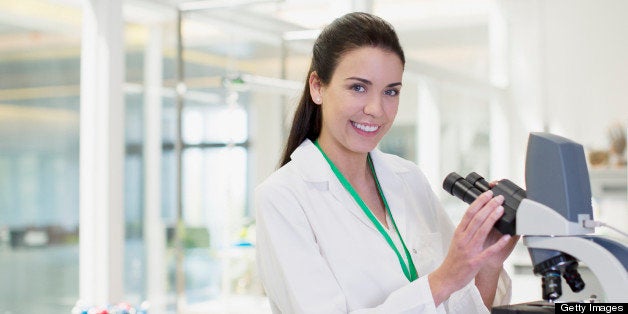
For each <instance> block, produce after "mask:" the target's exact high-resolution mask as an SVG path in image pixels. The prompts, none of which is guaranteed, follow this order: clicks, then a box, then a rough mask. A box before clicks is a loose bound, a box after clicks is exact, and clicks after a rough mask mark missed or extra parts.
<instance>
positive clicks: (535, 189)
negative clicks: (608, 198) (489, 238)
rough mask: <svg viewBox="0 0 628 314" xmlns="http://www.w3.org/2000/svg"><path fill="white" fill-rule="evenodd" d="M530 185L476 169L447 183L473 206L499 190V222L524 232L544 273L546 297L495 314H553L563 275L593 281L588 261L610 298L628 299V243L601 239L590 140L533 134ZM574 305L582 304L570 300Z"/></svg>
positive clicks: (576, 287) (572, 283) (506, 229)
mask: <svg viewBox="0 0 628 314" xmlns="http://www.w3.org/2000/svg"><path fill="white" fill-rule="evenodd" d="M525 181H526V187H527V189H526V190H524V189H522V188H520V187H518V186H517V185H516V184H514V183H513V182H511V181H509V180H506V179H504V180H500V181H498V182H497V184H496V185H494V186H491V185H490V184H489V183H488V182H487V181H486V180H484V178H482V176H481V175H478V174H476V173H474V172H472V173H471V174H469V175H468V176H467V177H466V178H463V177H461V176H460V175H458V174H456V173H455V172H454V173H451V174H449V175H448V176H447V177H446V178H445V180H444V182H443V188H444V189H445V190H446V191H447V192H449V193H450V194H452V195H454V196H456V197H458V198H460V199H461V200H463V201H464V202H466V203H469V204H470V203H471V202H473V201H474V200H475V199H476V198H477V197H478V196H479V195H480V194H481V193H483V192H485V191H488V190H492V191H493V193H494V195H503V196H504V204H503V207H504V214H503V215H502V217H501V218H500V219H499V220H498V221H497V222H496V223H495V228H496V229H497V230H499V231H500V232H501V233H503V234H510V235H515V234H518V235H521V236H522V238H523V244H524V245H525V246H527V247H528V252H529V254H530V258H531V260H532V265H533V266H534V269H533V271H534V274H535V275H538V276H541V285H542V298H543V300H544V301H542V302H530V303H524V304H517V305H508V306H502V307H495V308H493V311H492V313H500V314H501V313H553V312H554V306H553V305H552V303H554V302H562V301H559V300H558V298H559V297H560V296H561V295H562V284H561V276H562V277H563V278H564V279H565V282H566V283H567V284H568V285H569V287H570V288H571V290H572V291H574V292H579V291H581V290H582V289H583V288H584V286H585V283H584V281H583V280H582V278H581V276H580V274H579V273H578V266H579V263H584V264H585V265H586V266H587V267H588V268H589V269H590V270H591V272H592V273H593V274H594V275H595V276H596V278H597V279H598V280H599V282H600V283H601V285H602V289H603V296H602V298H601V301H602V302H611V303H614V302H617V303H619V302H628V246H626V245H625V244H623V243H620V242H617V241H614V240H611V239H609V238H605V237H602V236H595V235H592V233H594V232H595V226H596V224H595V221H594V220H593V209H592V206H591V187H590V182H589V173H588V170H587V164H586V159H585V156H584V149H583V147H582V145H580V144H578V143H576V142H573V141H571V140H569V139H566V138H563V137H560V136H557V135H553V134H549V133H531V134H530V136H529V139H528V147H527V153H526V167H525ZM569 302H580V301H573V300H570V301H569Z"/></svg>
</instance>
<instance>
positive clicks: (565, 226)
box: [516, 198, 595, 236]
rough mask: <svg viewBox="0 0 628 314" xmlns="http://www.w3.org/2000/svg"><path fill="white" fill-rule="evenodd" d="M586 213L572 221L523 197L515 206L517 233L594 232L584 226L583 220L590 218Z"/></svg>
mask: <svg viewBox="0 0 628 314" xmlns="http://www.w3.org/2000/svg"><path fill="white" fill-rule="evenodd" d="M591 219H592V218H591V217H590V216H589V215H588V214H580V215H578V222H577V223H576V222H572V221H569V220H567V219H565V217H563V216H562V215H561V214H559V213H557V212H556V211H555V210H553V209H551V208H550V207H547V206H545V205H543V204H541V203H539V202H535V201H533V200H531V199H527V198H526V199H523V200H522V201H521V203H520V204H519V207H518V208H517V219H516V223H517V234H520V235H545V236H548V235H553V236H554V235H581V234H590V233H593V232H595V229H594V228H585V227H584V225H583V221H585V220H591Z"/></svg>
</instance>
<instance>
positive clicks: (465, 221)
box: [458, 190, 493, 231]
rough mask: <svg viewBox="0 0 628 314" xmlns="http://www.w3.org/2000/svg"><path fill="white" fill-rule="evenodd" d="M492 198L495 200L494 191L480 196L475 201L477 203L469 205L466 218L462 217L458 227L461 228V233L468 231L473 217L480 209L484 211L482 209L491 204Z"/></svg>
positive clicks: (465, 214)
mask: <svg viewBox="0 0 628 314" xmlns="http://www.w3.org/2000/svg"><path fill="white" fill-rule="evenodd" d="M492 198H493V191H491V190H488V191H486V192H484V193H482V194H480V196H478V198H477V199H475V201H473V202H472V203H471V205H469V208H468V209H467V211H466V212H465V213H464V216H462V219H461V220H460V223H459V224H458V227H459V228H460V230H461V231H465V230H466V229H467V226H468V225H469V223H470V222H471V220H472V219H473V217H474V216H475V215H476V214H477V212H478V211H479V210H480V209H482V207H484V204H486V203H487V202H489V201H490V200H491V199H492Z"/></svg>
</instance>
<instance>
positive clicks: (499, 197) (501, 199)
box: [495, 195, 504, 203]
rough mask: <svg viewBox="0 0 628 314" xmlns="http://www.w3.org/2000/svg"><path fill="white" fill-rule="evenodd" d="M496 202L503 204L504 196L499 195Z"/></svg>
mask: <svg viewBox="0 0 628 314" xmlns="http://www.w3.org/2000/svg"><path fill="white" fill-rule="evenodd" d="M495 200H496V201H498V202H500V203H501V202H503V201H504V196H503V195H497V196H495Z"/></svg>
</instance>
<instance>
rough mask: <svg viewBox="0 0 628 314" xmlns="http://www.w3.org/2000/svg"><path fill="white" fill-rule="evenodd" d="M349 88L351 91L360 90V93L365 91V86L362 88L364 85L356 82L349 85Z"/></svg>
mask: <svg viewBox="0 0 628 314" xmlns="http://www.w3.org/2000/svg"><path fill="white" fill-rule="evenodd" d="M351 89H352V90H353V91H356V92H360V93H362V92H365V91H366V88H364V86H362V85H358V84H355V85H353V86H351Z"/></svg>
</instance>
